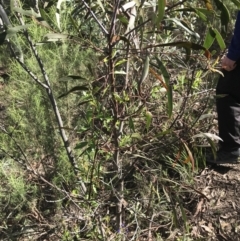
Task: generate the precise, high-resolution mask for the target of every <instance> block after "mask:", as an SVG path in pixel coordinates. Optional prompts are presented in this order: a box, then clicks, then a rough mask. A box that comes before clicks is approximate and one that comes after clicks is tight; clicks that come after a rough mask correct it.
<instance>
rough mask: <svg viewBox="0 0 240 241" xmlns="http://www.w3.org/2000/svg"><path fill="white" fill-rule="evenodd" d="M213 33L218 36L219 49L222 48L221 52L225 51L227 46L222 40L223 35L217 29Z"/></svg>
mask: <svg viewBox="0 0 240 241" xmlns="http://www.w3.org/2000/svg"><path fill="white" fill-rule="evenodd" d="M213 31H214V33H215V34H216V40H217V42H218V44H219V47H220V48H221V50H224V49H226V44H225V42H224V40H223V38H222V35H221V34H220V33H219V32H218V30H217V29H215V28H214V29H213Z"/></svg>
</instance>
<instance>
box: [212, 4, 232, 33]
mask: <svg viewBox="0 0 240 241" xmlns="http://www.w3.org/2000/svg"><path fill="white" fill-rule="evenodd" d="M214 2H215V4H216V6H217V8H218V10H220V11H221V15H220V18H221V24H222V26H225V28H227V25H228V23H229V21H230V13H229V10H228V8H227V7H226V5H225V4H224V3H223V2H222V1H220V0H214Z"/></svg>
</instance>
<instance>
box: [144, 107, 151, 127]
mask: <svg viewBox="0 0 240 241" xmlns="http://www.w3.org/2000/svg"><path fill="white" fill-rule="evenodd" d="M145 116H146V129H147V131H148V130H149V127H150V126H151V124H152V113H151V112H150V111H146V113H145Z"/></svg>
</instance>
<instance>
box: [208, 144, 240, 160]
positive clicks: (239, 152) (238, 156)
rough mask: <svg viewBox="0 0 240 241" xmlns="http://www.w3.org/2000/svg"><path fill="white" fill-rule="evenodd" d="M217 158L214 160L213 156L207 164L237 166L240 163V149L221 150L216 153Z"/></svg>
mask: <svg viewBox="0 0 240 241" xmlns="http://www.w3.org/2000/svg"><path fill="white" fill-rule="evenodd" d="M216 154H217V155H216V158H215V159H214V156H213V155H211V157H207V158H206V163H210V164H236V163H238V162H239V163H240V148H237V149H234V150H231V151H226V150H223V149H220V150H219V151H217V153H216Z"/></svg>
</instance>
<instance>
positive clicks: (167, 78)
mask: <svg viewBox="0 0 240 241" xmlns="http://www.w3.org/2000/svg"><path fill="white" fill-rule="evenodd" d="M156 60H157V63H158V67H159V69H160V71H161V72H162V75H163V77H164V81H165V83H166V85H167V96H168V101H167V106H168V116H169V118H171V116H172V110H173V93H172V91H173V90H172V85H171V84H170V74H169V73H168V71H167V69H166V67H165V66H164V64H163V63H162V61H161V60H160V59H159V58H156Z"/></svg>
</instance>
